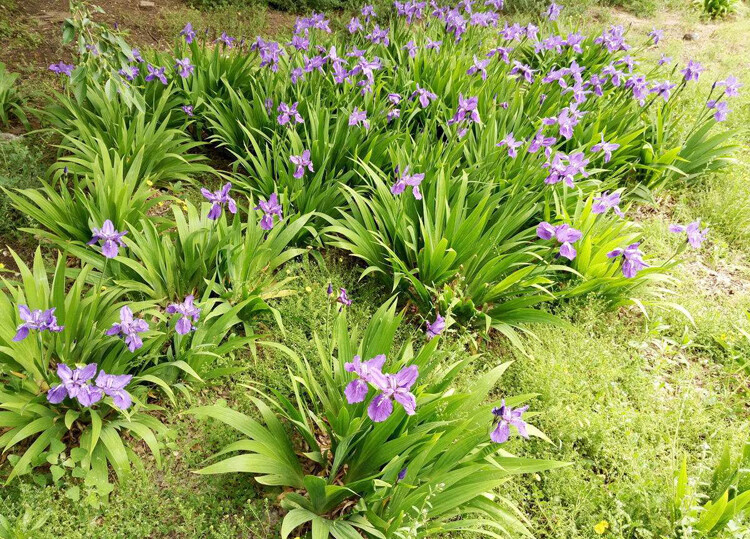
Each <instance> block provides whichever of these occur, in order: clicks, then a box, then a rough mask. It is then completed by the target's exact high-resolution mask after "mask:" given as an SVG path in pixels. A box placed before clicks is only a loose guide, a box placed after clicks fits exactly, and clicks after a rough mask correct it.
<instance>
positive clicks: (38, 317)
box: [13, 305, 64, 342]
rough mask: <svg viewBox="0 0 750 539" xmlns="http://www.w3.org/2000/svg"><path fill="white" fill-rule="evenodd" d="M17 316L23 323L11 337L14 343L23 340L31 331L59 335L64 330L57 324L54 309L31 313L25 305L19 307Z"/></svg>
mask: <svg viewBox="0 0 750 539" xmlns="http://www.w3.org/2000/svg"><path fill="white" fill-rule="evenodd" d="M18 315H19V317H20V318H21V320H23V322H22V323H21V324H20V325H19V326H18V328H17V329H16V334H15V336H14V337H13V341H14V342H19V341H22V340H24V339H25V338H26V337H28V336H29V332H30V331H32V330H33V331H52V332H54V333H59V332H61V331H62V330H63V329H64V327H63V326H60V325H58V324H57V317H56V316H55V308H54V307H53V308H51V309H46V310H41V309H35V310H33V311H32V310H31V309H29V308H28V306H26V305H19V306H18Z"/></svg>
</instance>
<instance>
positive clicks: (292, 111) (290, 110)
mask: <svg viewBox="0 0 750 539" xmlns="http://www.w3.org/2000/svg"><path fill="white" fill-rule="evenodd" d="M297 105H298V102H297V101H295V102H294V104H292V105H291V106H289V105H287V104H286V103H284V102H283V101H282V102H281V103H279V106H278V108H277V109H276V110H277V111H278V112H280V113H281V114H279V115H278V116H277V117H276V120H277V121H278V122H279V125H286V124H288V123H289V122H291V121H292V120H294V121H295V122H297V123H298V124H301V123H304V122H305V120H303V119H302V116H300V114H299V112H297Z"/></svg>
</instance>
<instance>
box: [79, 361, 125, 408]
mask: <svg viewBox="0 0 750 539" xmlns="http://www.w3.org/2000/svg"><path fill="white" fill-rule="evenodd" d="M132 379H133V375H132V374H107V373H106V372H104V370H101V371H99V376H97V377H96V381H95V382H94V383H95V384H96V388H97V389H99V390H101V392H103V393H104V394H105V395H107V396H108V397H112V402H113V403H114V405H115V406H116V407H117V408H119V409H120V410H127V409H128V408H130V405H131V404H133V398H132V397H131V396H130V393H128V392H127V391H125V387H127V385H128V384H129V383H130V381H131V380H132ZM79 400H80V399H79Z"/></svg>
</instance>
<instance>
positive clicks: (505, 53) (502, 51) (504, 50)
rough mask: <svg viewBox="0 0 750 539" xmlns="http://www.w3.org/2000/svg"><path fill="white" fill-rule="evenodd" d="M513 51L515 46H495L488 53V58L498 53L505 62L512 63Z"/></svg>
mask: <svg viewBox="0 0 750 539" xmlns="http://www.w3.org/2000/svg"><path fill="white" fill-rule="evenodd" d="M511 52H513V47H495V48H494V49H490V50H489V52H488V53H487V58H492V57H493V56H495V55H497V57H498V58H499V59H500V60H502V61H503V62H505V63H506V64H509V63H510V53H511Z"/></svg>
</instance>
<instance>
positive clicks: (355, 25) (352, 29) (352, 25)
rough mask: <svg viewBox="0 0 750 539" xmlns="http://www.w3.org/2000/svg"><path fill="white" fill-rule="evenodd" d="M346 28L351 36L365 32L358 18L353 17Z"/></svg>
mask: <svg viewBox="0 0 750 539" xmlns="http://www.w3.org/2000/svg"><path fill="white" fill-rule="evenodd" d="M346 28H347V30H349V33H350V34H356V33H357V32H359V31H360V30H364V27H363V26H362V23H361V22H359V19H358V18H357V17H352V18H351V20H350V21H349V24H348V25H347V26H346Z"/></svg>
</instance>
